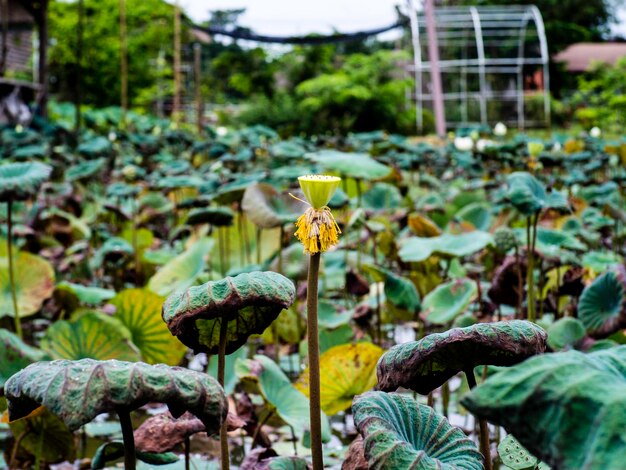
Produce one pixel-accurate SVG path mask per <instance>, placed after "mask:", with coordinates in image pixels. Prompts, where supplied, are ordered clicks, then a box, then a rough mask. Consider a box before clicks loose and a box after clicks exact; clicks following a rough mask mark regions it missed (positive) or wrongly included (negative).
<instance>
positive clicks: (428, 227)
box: [408, 214, 441, 237]
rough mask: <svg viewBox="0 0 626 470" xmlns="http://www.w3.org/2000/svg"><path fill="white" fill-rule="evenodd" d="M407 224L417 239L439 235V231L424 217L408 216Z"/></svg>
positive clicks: (418, 215) (433, 223) (435, 225)
mask: <svg viewBox="0 0 626 470" xmlns="http://www.w3.org/2000/svg"><path fill="white" fill-rule="evenodd" d="M408 224H409V228H410V229H411V230H412V231H413V233H414V234H415V235H417V236H418V237H436V236H438V235H441V229H440V228H439V227H438V226H437V224H436V223H435V222H433V221H432V220H430V219H429V218H428V217H426V216H425V215H421V214H410V215H409V220H408Z"/></svg>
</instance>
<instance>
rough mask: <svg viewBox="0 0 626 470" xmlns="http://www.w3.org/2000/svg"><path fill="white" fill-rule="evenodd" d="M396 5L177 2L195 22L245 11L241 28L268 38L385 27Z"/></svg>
mask: <svg viewBox="0 0 626 470" xmlns="http://www.w3.org/2000/svg"><path fill="white" fill-rule="evenodd" d="M170 1H172V0H170ZM401 1H402V3H404V0H401ZM397 3H398V0H180V4H181V6H182V7H183V8H184V9H185V11H186V12H187V13H188V14H189V15H190V16H191V17H192V18H193V19H194V20H205V19H207V18H208V11H209V10H221V9H233V8H244V7H245V8H246V14H245V16H243V17H242V19H241V24H242V25H244V26H249V27H251V28H252V29H253V30H255V31H256V32H258V33H265V34H270V35H271V34H275V35H295V34H297V35H302V34H307V33H312V32H319V33H329V32H332V30H333V27H335V28H337V29H339V30H340V31H342V32H344V31H345V32H350V31H357V30H361V29H369V28H376V27H379V26H384V25H387V24H390V23H393V21H395V20H396V13H395V10H394V5H395V4H397Z"/></svg>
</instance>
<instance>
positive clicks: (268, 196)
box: [241, 183, 306, 228]
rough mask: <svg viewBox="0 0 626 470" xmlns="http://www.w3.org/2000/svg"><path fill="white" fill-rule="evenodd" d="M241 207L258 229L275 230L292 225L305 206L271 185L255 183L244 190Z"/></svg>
mask: <svg viewBox="0 0 626 470" xmlns="http://www.w3.org/2000/svg"><path fill="white" fill-rule="evenodd" d="M241 207H242V209H243V210H244V212H245V213H246V215H247V216H248V218H249V219H250V220H251V221H252V223H254V225H256V226H257V227H259V228H275V227H280V226H281V225H284V224H288V223H293V222H295V221H296V219H297V218H298V217H299V216H301V215H302V213H303V212H304V209H305V208H306V206H305V205H304V204H303V203H301V202H300V201H298V200H297V199H294V198H293V197H291V196H290V195H289V194H282V193H280V192H278V191H277V190H276V188H274V186H272V185H271V184H267V183H255V184H253V185H251V186H249V187H248V188H247V189H246V192H245V193H244V194H243V199H242V200H241Z"/></svg>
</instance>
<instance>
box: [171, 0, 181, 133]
mask: <svg viewBox="0 0 626 470" xmlns="http://www.w3.org/2000/svg"><path fill="white" fill-rule="evenodd" d="M180 43H181V40H180V6H179V5H178V0H177V1H176V5H174V107H173V110H172V117H173V118H174V122H176V123H178V122H179V117H180V112H181V102H180V81H181V79H180V62H181V60H180V59H181V58H180Z"/></svg>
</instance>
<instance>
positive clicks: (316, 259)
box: [306, 252, 324, 470]
mask: <svg viewBox="0 0 626 470" xmlns="http://www.w3.org/2000/svg"><path fill="white" fill-rule="evenodd" d="M320 258H321V254H320V253H319V252H318V253H315V254H312V255H311V256H310V259H309V278H308V287H307V295H306V312H307V326H308V346H309V412H310V417H311V453H312V456H313V470H322V469H323V468H324V454H323V452H322V418H321V404H320V401H321V392H320V348H319V333H318V328H317V301H318V299H317V295H318V294H317V283H318V278H319V271H320Z"/></svg>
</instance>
